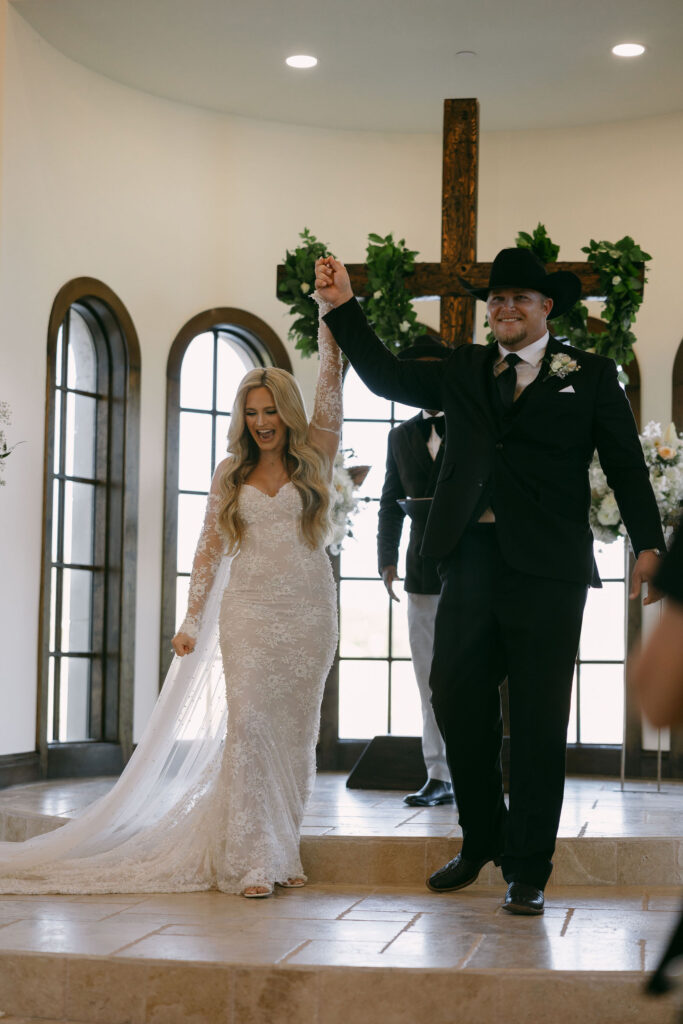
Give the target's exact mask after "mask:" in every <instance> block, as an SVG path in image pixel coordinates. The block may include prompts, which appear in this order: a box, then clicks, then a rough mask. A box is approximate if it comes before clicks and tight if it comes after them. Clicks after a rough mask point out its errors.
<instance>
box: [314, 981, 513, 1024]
mask: <svg viewBox="0 0 683 1024" xmlns="http://www.w3.org/2000/svg"><path fill="white" fill-rule="evenodd" d="M320 1005H321V1007H322V1006H324V1007H325V1018H324V1020H325V1024H349V1022H353V1024H479V1022H484V1021H496V1020H500V1021H505V1020H508V1021H510V1018H509V1017H507V1018H506V1017H505V1016H501V1015H500V1014H499V1012H498V1011H499V1005H500V1004H499V998H498V986H497V983H496V981H495V979H492V978H491V977H490V976H486V975H477V974H475V973H474V972H472V973H468V972H462V971H461V972H458V974H457V976H454V974H453V972H451V971H425V972H423V973H421V974H420V976H419V982H416V976H415V974H414V973H413V972H412V971H406V972H397V971H396V970H394V969H392V968H388V969H378V970H367V971H364V972H363V973H357V974H355V975H354V980H353V985H349V984H348V981H347V980H346V979H345V977H344V972H343V971H322V972H321V974H320ZM529 1024H532V1022H531V1021H529Z"/></svg>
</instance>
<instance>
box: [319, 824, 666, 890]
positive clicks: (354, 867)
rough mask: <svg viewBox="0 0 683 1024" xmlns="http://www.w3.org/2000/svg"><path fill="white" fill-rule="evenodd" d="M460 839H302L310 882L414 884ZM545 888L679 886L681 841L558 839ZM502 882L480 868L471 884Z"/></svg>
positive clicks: (452, 850)
mask: <svg viewBox="0 0 683 1024" xmlns="http://www.w3.org/2000/svg"><path fill="white" fill-rule="evenodd" d="M460 847H461V840H460V839H444V838H441V837H425V838H417V837H410V838H405V839H404V838H395V837H393V836H381V837H380V836H372V837H370V836H358V837H354V836H332V835H327V836H316V837H305V838H304V839H303V840H302V860H303V864H304V867H305V869H306V872H307V874H308V875H309V877H310V879H311V881H312V882H345V883H357V884H361V885H418V884H419V883H420V882H423V881H424V880H425V879H426V878H427V876H428V875H430V874H431V873H432V872H433V871H435V870H436V869H437V868H439V867H441V866H442V865H443V864H445V863H446V862H447V861H449V860H450V859H451V858H452V857H454V856H455V855H456V853H457V852H458V851H459V850H460ZM553 864H554V867H553V873H552V876H551V879H550V883H549V884H550V885H551V886H552V885H562V886H565V885H648V884H650V885H680V884H681V882H683V841H681V840H679V839H672V838H670V837H668V836H663V837H653V836H649V837H647V838H641V837H633V836H615V837H607V836H605V837H603V836H600V837H592V836H582V837H580V838H560V839H558V841H557V847H556V850H555V856H554V858H553ZM502 882H503V876H502V874H501V872H500V869H499V868H497V867H495V866H494V865H493V864H488V865H486V866H485V867H484V868H483V870H482V871H481V873H480V875H479V878H478V880H477V882H476V884H477V885H485V886H486V885H494V884H496V883H501V884H502Z"/></svg>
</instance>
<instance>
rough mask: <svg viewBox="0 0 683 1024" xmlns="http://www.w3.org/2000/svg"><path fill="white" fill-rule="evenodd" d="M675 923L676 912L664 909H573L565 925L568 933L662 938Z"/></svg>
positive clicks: (676, 922) (606, 936)
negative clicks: (616, 934) (654, 910)
mask: <svg viewBox="0 0 683 1024" xmlns="http://www.w3.org/2000/svg"><path fill="white" fill-rule="evenodd" d="M677 924H678V914H676V913H671V912H667V911H660V912H658V913H652V912H650V911H648V910H624V909H619V910H614V909H613V910H609V911H605V910H595V909H591V910H575V911H574V913H573V914H572V915H571V918H570V920H569V923H568V925H567V932H566V933H567V935H572V936H573V935H574V933H575V932H581V933H583V934H593V935H597V934H602V935H604V936H605V941H610V939H609V936H611V935H612V934H613V933H619V934H620V935H621V934H625V935H630V936H632V937H633V938H634V939H635V940H636V941H637V940H638V939H655V940H657V939H663V938H664V937H666V936H668V935H669V934H670V933H671V932H672V931H673V929H674V928H675V927H676V925H677Z"/></svg>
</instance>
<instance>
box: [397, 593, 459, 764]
mask: <svg viewBox="0 0 683 1024" xmlns="http://www.w3.org/2000/svg"><path fill="white" fill-rule="evenodd" d="M407 597H408V639H409V641H410V653H411V655H412V658H413V670H414V672H415V678H416V680H417V686H418V689H419V691H420V702H421V704H422V754H423V756H424V759H425V765H426V766H427V775H428V776H429V778H430V779H441V781H442V782H450V781H451V775H450V772H449V770H448V764H447V762H446V747H445V744H444V741H443V736H442V735H441V733H440V732H439V727H438V725H437V724H436V719H435V718H434V711H433V710H432V704H431V691H430V689H429V671H430V669H431V667H432V650H433V647H434V620H435V618H436V607H437V605H438V603H439V595H438V594H408V595H407Z"/></svg>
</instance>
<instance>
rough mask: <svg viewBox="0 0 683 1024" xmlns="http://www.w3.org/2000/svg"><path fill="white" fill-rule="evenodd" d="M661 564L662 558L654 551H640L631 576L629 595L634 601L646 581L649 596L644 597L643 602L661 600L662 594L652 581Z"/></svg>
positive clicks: (650, 602) (649, 602) (651, 602)
mask: <svg viewBox="0 0 683 1024" xmlns="http://www.w3.org/2000/svg"><path fill="white" fill-rule="evenodd" d="M660 565H661V559H660V557H659V555H657V554H655V552H654V551H641V552H640V554H639V555H638V558H637V559H636V564H635V565H634V566H633V575H632V576H631V593H630V594H629V595H628V596H629V597H630V598H631V600H632V601H633V600H635V598H636V597H639V596H640V590H641V587H642V586H643V584H644V583H647V597H646V598H645V599H644V601H643V604H655V602H656V601H661V599H662V594H661V593H660V591H659V590H657V588H656V587H655V586H653V583H652V580H653V579H654V578H655V576H656V575H657V573H658V571H659V566H660Z"/></svg>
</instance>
